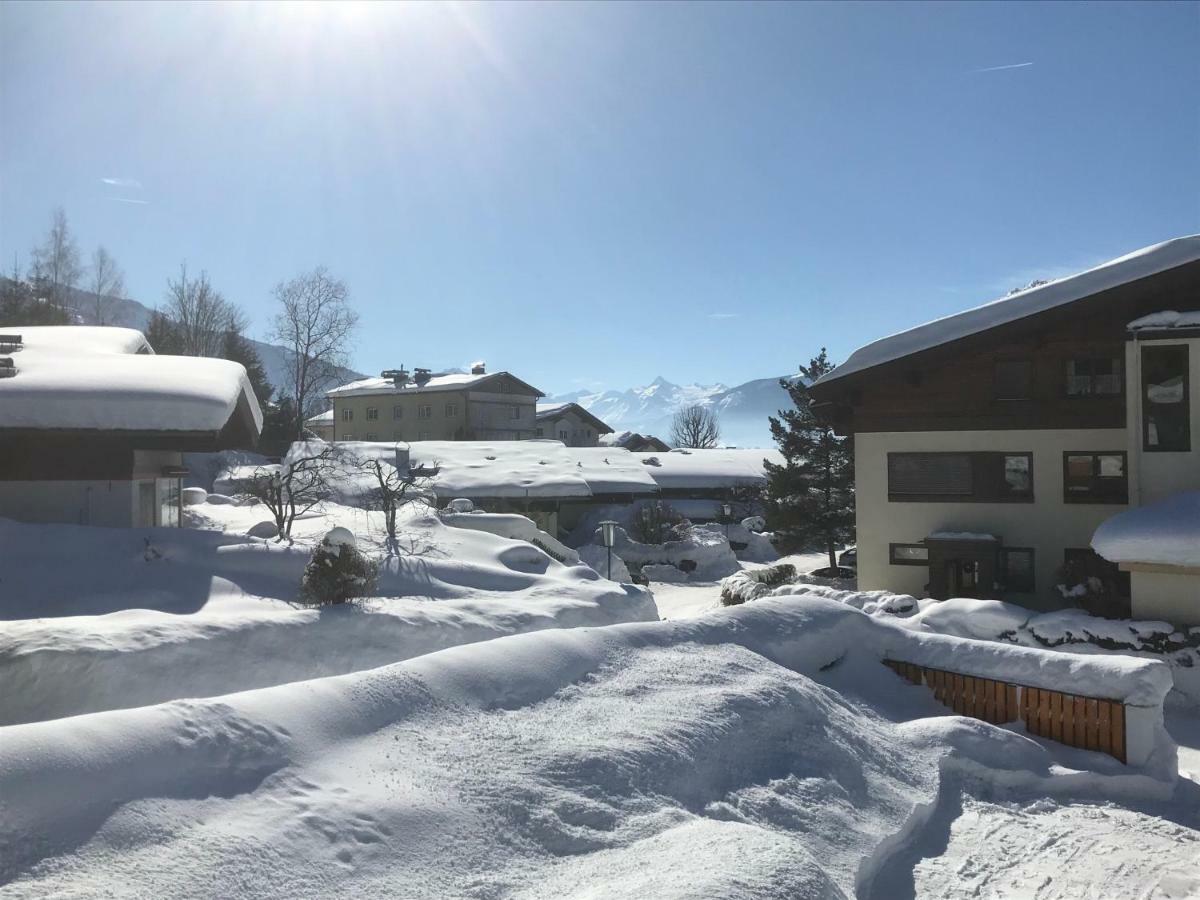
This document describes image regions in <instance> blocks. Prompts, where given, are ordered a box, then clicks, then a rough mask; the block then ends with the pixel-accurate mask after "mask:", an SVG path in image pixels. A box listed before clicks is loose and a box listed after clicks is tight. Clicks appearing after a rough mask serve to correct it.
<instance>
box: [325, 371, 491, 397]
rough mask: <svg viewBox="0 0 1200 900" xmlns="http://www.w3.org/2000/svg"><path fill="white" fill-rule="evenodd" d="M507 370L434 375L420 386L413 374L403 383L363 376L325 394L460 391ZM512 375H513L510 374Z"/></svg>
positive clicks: (344, 395) (355, 395)
mask: <svg viewBox="0 0 1200 900" xmlns="http://www.w3.org/2000/svg"><path fill="white" fill-rule="evenodd" d="M507 374H508V373H507V372H492V373H490V374H486V375H470V374H467V373H459V372H451V373H444V374H440V375H434V376H432V377H431V378H430V379H429V381H427V382H425V384H423V385H420V386H418V385H417V383H416V382H415V381H413V380H412V378H411V376H410V378H409V381H408V382H407V383H406V384H403V385H397V384H395V383H394V382H393V381H392V379H390V378H362V379H360V380H358V381H352V382H350V383H349V384H343V385H340V386H339V387H335V388H333V389H332V390H328V391H326V392H325V396H326V397H329V398H330V399H333V398H335V397H365V396H369V395H371V394H418V393H421V394H423V393H428V392H432V391H460V390H464V389H470V388H472V387H475V386H476V385H478V384H479V382H481V381H487V380H488V379H489V378H496V377H497V376H499V375H507ZM510 377H511V376H510Z"/></svg>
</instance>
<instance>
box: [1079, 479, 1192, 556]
mask: <svg viewBox="0 0 1200 900" xmlns="http://www.w3.org/2000/svg"><path fill="white" fill-rule="evenodd" d="M1092 549H1093V550H1095V551H1096V552H1097V553H1099V554H1100V555H1101V556H1103V557H1104V558H1105V559H1107V560H1110V561H1112V562H1116V563H1135V562H1136V563H1156V564H1159V565H1166V566H1187V567H1200V491H1186V492H1184V493H1180V494H1174V495H1172V496H1170V497H1168V498H1167V499H1165V500H1160V501H1159V502H1157V503H1151V504H1150V505H1148V506H1139V507H1137V508H1136V509H1129V510H1126V511H1125V512H1122V513H1117V515H1115V516H1113V517H1112V518H1111V519H1108V520H1107V521H1105V522H1104V523H1103V524H1101V526H1100V527H1099V528H1097V529H1096V533H1095V534H1094V535H1092Z"/></svg>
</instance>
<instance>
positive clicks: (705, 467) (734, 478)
mask: <svg viewBox="0 0 1200 900" xmlns="http://www.w3.org/2000/svg"><path fill="white" fill-rule="evenodd" d="M633 455H634V456H636V457H637V458H639V459H640V460H641V461H642V464H643V465H645V467H646V470H647V471H648V472H649V473H650V477H652V478H653V479H654V480H655V482H656V483H657V484H658V486H659V487H660V488H667V489H704V488H709V489H711V488H727V487H737V486H741V485H762V484H766V481H767V473H766V471H765V470H764V468H763V460H770V461H771V462H773V463H776V464H778V465H782V464H783V454H781V453H780V452H779V451H778V450H742V449H737V450H734V449H716V450H671V451H670V452H668V453H635V454H633Z"/></svg>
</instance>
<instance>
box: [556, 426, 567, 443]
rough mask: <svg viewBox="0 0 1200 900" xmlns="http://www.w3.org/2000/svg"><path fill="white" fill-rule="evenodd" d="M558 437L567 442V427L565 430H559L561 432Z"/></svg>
mask: <svg viewBox="0 0 1200 900" xmlns="http://www.w3.org/2000/svg"><path fill="white" fill-rule="evenodd" d="M558 439H559V440H560V441H562V442H563V443H564V444H565V443H566V442H567V432H566V429H563V430H561V431H559V433H558Z"/></svg>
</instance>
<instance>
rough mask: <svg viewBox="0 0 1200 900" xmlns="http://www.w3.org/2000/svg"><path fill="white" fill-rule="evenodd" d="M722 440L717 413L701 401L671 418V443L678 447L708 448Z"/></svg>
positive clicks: (686, 407)
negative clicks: (702, 404)
mask: <svg viewBox="0 0 1200 900" xmlns="http://www.w3.org/2000/svg"><path fill="white" fill-rule="evenodd" d="M720 440H721V426H720V424H718V422H717V414H716V413H715V412H713V411H712V410H711V409H709V408H708V407H707V406H701V405H700V404H699V403H697V404H694V405H692V406H685V407H684V408H683V409H680V410H679V411H677V412H676V413H675V418H674V419H672V420H671V443H672V444H674V445H675V446H676V447H687V448H689V449H693V450H707V449H709V448H710V447H715V446H717V442H718V441H720Z"/></svg>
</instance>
